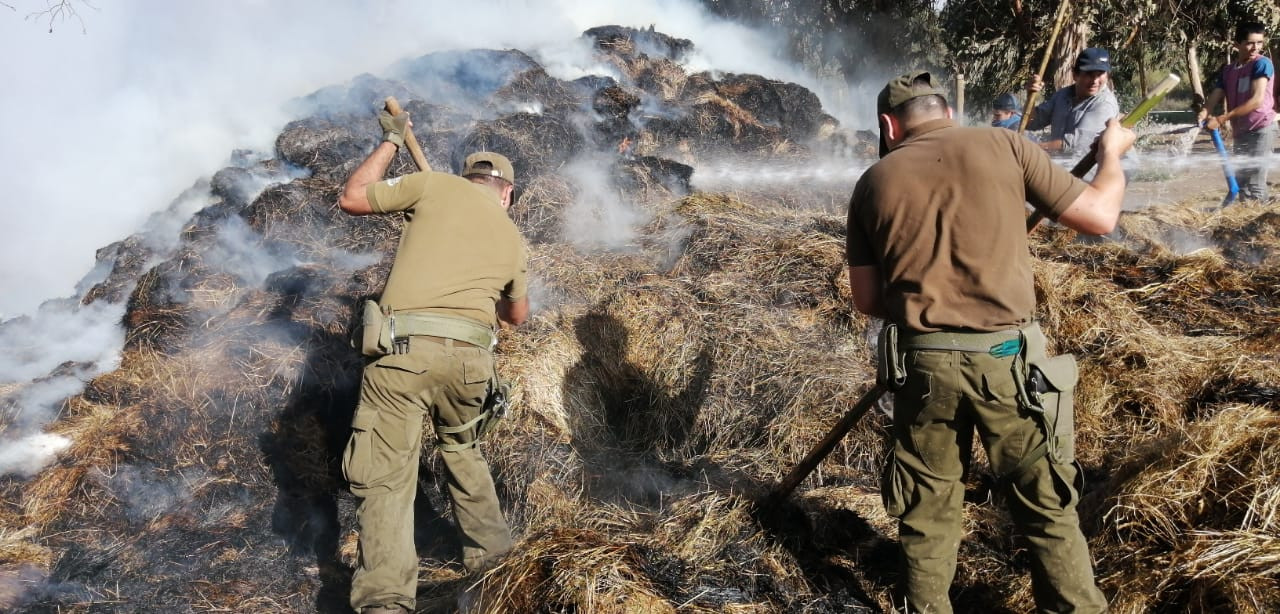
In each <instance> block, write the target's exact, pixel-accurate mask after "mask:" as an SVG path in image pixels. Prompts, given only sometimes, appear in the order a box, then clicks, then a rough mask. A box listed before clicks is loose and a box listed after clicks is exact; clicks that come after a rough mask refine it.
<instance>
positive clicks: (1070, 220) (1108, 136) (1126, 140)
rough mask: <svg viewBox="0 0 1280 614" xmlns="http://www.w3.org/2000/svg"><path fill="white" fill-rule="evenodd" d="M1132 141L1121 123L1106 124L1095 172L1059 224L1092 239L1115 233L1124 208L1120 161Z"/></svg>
mask: <svg viewBox="0 0 1280 614" xmlns="http://www.w3.org/2000/svg"><path fill="white" fill-rule="evenodd" d="M1135 138H1137V135H1135V134H1134V133H1133V131H1132V130H1130V129H1128V128H1125V127H1124V126H1121V125H1120V120H1118V119H1114V118H1113V119H1112V120H1110V121H1108V122H1107V129H1106V130H1104V131H1103V132H1102V135H1101V136H1099V137H1098V157H1097V159H1098V172H1097V173H1096V174H1094V176H1093V181H1090V182H1089V184H1088V185H1087V186H1085V189H1084V191H1083V192H1081V193H1080V195H1079V196H1077V197H1076V199H1075V200H1074V201H1072V202H1071V205H1070V206H1068V207H1067V210H1066V211H1063V212H1062V215H1060V216H1059V217H1058V223H1059V224H1062V225H1063V226H1066V227H1067V228H1070V229H1072V230H1075V231H1078V232H1083V233H1085V234H1091V235H1104V234H1107V233H1108V232H1111V231H1112V230H1114V229H1115V227H1116V221H1117V220H1119V219H1120V209H1121V207H1122V206H1123V205H1124V188H1125V178H1124V165H1123V164H1122V163H1121V162H1120V157H1121V156H1123V155H1124V152H1126V151H1128V150H1129V148H1130V147H1132V146H1133V141H1134V139H1135Z"/></svg>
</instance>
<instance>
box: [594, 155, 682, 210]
mask: <svg viewBox="0 0 1280 614" xmlns="http://www.w3.org/2000/svg"><path fill="white" fill-rule="evenodd" d="M612 170H613V179H614V183H615V184H616V185H617V186H618V189H620V190H622V191H623V192H625V193H627V194H629V195H632V197H633V198H635V199H636V200H648V199H650V198H653V196H652V195H654V194H659V195H661V197H668V198H669V197H672V196H675V197H680V196H684V195H686V194H688V193H689V192H690V190H691V189H692V188H691V187H690V185H689V180H690V179H691V178H692V177H693V167H692V166H689V165H687V164H681V163H679V162H676V161H675V160H668V159H666V158H659V157H657V156H624V157H621V158H618V160H617V161H615V162H614V165H613V169H612Z"/></svg>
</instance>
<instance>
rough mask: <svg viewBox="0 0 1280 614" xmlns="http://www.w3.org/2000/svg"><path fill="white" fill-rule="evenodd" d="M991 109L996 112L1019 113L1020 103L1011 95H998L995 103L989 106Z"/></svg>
mask: <svg viewBox="0 0 1280 614" xmlns="http://www.w3.org/2000/svg"><path fill="white" fill-rule="evenodd" d="M991 108H993V109H995V110H997V111H1021V110H1022V103H1021V102H1019V101H1018V97H1017V96H1014V95H1013V94H1000V95H999V96H996V101H995V103H993V104H992V105H991Z"/></svg>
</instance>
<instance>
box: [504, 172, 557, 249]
mask: <svg viewBox="0 0 1280 614" xmlns="http://www.w3.org/2000/svg"><path fill="white" fill-rule="evenodd" d="M572 202H573V186H572V185H570V184H569V182H568V181H567V180H566V179H565V178H564V177H563V176H562V175H560V174H558V173H546V174H543V175H539V176H536V177H534V178H533V180H532V181H529V182H528V183H526V184H525V185H524V186H523V187H522V188H520V195H519V198H517V199H516V200H515V202H514V203H512V204H511V207H510V209H508V213H509V214H510V215H511V219H512V220H514V221H515V223H516V226H517V227H519V228H520V234H522V235H524V238H525V240H526V241H528V242H530V243H554V242H556V241H560V240H562V236H561V226H562V223H563V220H562V219H561V216H562V214H563V212H564V209H565V207H567V206H568V205H569V204H570V203H572Z"/></svg>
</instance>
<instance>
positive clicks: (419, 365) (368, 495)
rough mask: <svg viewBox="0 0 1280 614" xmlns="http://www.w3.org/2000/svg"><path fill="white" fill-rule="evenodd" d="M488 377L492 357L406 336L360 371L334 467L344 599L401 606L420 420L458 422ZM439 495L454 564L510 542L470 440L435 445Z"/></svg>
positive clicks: (479, 561)
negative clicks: (453, 530)
mask: <svg viewBox="0 0 1280 614" xmlns="http://www.w3.org/2000/svg"><path fill="white" fill-rule="evenodd" d="M493 378H494V372H493V355H492V354H491V353H489V351H487V350H483V349H480V348H477V347H474V346H471V345H468V344H464V343H460V342H454V341H451V340H441V339H436V338H428V337H413V338H412V339H411V340H410V347H409V353H407V354H392V355H388V356H382V357H380V358H378V359H377V360H375V361H373V362H371V363H369V364H368V365H367V366H366V367H365V370H364V381H363V383H362V384H361V388H360V403H359V405H358V406H357V407H356V413H355V417H354V418H353V419H352V425H351V428H352V433H351V437H350V439H349V440H348V442H347V448H346V451H345V452H344V453H343V458H342V470H343V474H344V475H345V476H346V478H347V480H348V481H350V482H351V492H352V493H354V494H355V495H356V496H358V497H360V498H361V501H360V506H359V508H358V509H357V511H356V519H357V521H358V522H359V525H360V553H359V561H358V563H357V567H356V570H355V574H354V576H353V577H352V580H351V605H352V607H354V608H355V609H356V611H359V610H360V608H362V607H364V606H368V605H390V604H399V605H401V606H404V607H407V608H409V609H410V611H412V610H413V607H414V605H415V601H414V598H415V595H416V594H417V586H418V582H417V580H418V556H417V552H416V550H415V548H414V543H413V532H414V522H413V501H414V497H415V496H416V494H417V486H418V464H419V459H420V453H421V449H422V432H423V421H424V419H427V418H430V419H431V420H432V421H433V423H434V424H435V425H439V426H460V425H462V424H465V423H467V422H469V421H471V420H472V419H474V418H475V417H476V416H478V415H480V413H481V411H482V410H483V406H484V401H485V398H486V396H487V394H488V391H489V383H490V380H492V379H493ZM475 437H476V429H475V428H472V429H470V430H468V431H464V432H462V433H458V434H454V435H450V434H439V433H438V440H439V441H442V442H444V443H466V442H470V441H474V440H475ZM440 454H441V459H442V460H443V462H444V466H445V469H446V470H447V473H448V491H449V497H450V499H451V500H452V501H453V511H454V517H455V518H456V519H457V522H458V530H459V532H460V533H461V536H462V544H463V547H462V554H463V564H464V565H466V567H467V569H468V570H475V569H477V568H480V567H483V566H484V565H485V564H487V563H489V562H491V561H493V560H495V559H497V558H498V557H500V556H502V555H503V554H505V553H506V552H507V551H508V550H510V549H511V532H510V530H509V529H508V527H507V523H506V520H505V519H504V518H503V516H502V511H501V509H500V508H499V506H498V496H497V493H496V492H495V490H494V485H493V477H492V476H491V475H490V473H489V465H488V464H487V463H486V462H485V460H484V457H483V456H482V455H481V454H480V451H479V450H478V449H476V448H475V447H471V448H468V449H465V450H460V451H456V452H445V451H441V452H440Z"/></svg>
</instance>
